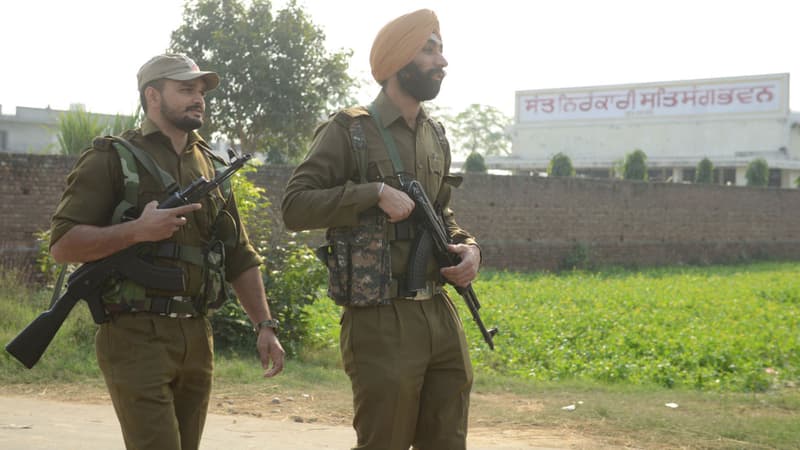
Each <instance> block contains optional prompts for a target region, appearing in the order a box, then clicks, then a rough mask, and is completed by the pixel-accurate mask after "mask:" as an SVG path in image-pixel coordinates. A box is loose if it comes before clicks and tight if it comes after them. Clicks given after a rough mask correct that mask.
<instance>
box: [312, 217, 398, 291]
mask: <svg viewBox="0 0 800 450" xmlns="http://www.w3.org/2000/svg"><path fill="white" fill-rule="evenodd" d="M317 256H318V257H319V258H320V259H321V260H322V262H323V263H324V264H325V266H326V267H327V268H328V296H329V297H330V298H332V299H333V301H334V302H336V304H337V305H342V306H374V305H385V304H388V303H390V295H389V288H390V284H391V267H392V266H391V257H390V253H389V241H388V239H387V236H386V216H384V215H383V214H378V215H363V216H361V217H360V218H359V223H358V225H356V226H354V227H337V228H330V229H329V230H328V243H327V244H325V245H323V246H322V247H319V248H318V249H317Z"/></svg>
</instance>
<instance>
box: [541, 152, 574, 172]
mask: <svg viewBox="0 0 800 450" xmlns="http://www.w3.org/2000/svg"><path fill="white" fill-rule="evenodd" d="M547 175H548V176H551V177H573V176H575V169H574V168H573V167H572V160H571V159H569V156H567V155H565V154H563V153H561V152H559V153H556V154H555V155H553V157H552V158H551V159H550V165H549V166H548V167H547Z"/></svg>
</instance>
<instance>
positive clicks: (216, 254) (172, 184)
mask: <svg viewBox="0 0 800 450" xmlns="http://www.w3.org/2000/svg"><path fill="white" fill-rule="evenodd" d="M98 139H108V140H110V141H111V145H112V146H113V148H114V150H116V152H117V154H118V156H119V159H120V166H121V168H122V176H123V196H122V200H120V202H119V203H118V204H117V206H116V207H115V209H114V213H113V215H112V224H118V223H121V222H124V221H128V220H132V219H134V218H136V217H138V215H139V211H138V206H137V205H138V200H139V173H138V166H139V164H141V166H142V167H143V168H144V169H145V170H146V171H147V172H148V173H149V174H150V175H151V176H152V177H153V178H154V179H156V180H158V181H159V182H160V184H161V187H162V189H163V192H164V195H165V197H166V195H167V194H168V193H169V192H173V191H175V190H176V189H178V188H179V186H178V184H177V183H176V181H175V179H174V178H173V177H172V176H171V175H170V174H169V173H167V172H166V171H164V170H163V169H161V168H160V167H159V166H158V164H156V163H155V161H154V160H153V159H152V158H151V157H150V156H149V155H148V154H147V153H146V152H145V151H143V150H141V149H139V148H137V147H136V146H134V145H133V144H131V143H130V142H129V141H127V140H126V139H124V138H122V137H119V136H106V137H105V138H98ZM96 142H97V141H96ZM96 146H97V145H96ZM199 146H200V148H201V149H202V151H203V153H204V154H205V155H206V156H207V157H208V158H209V159H210V160H211V162H212V164H213V165H214V170H215V172H216V173H219V172H221V171H222V170H224V169H225V163H224V162H222V161H221V160H219V159H218V157H217V156H216V155H213V154H212V153H211V150H210V148H207V147H206V146H204V145H202V142H201V143H199ZM137 162H138V163H139V164H137ZM220 189H221V191H222V194H223V196H224V198H225V199H228V198H230V195H231V192H232V188H231V185H230V181H225V182H224V183H223V184H222V185H221V186H220ZM211 215H214V216H215V217H216V218H217V219H219V218H220V217H221V215H222V206H220V207H219V208H218V210H217V211H216V212H211ZM215 224H216V220H215ZM215 227H216V225H215ZM145 247H146V248H147V250H146V251H145V253H144V254H142V255H140V257H142V258H145V259H160V260H167V261H168V260H179V261H182V262H184V263H188V264H193V265H195V266H199V267H201V268H202V274H203V275H202V280H203V282H202V288H201V294H200V295H197V296H195V297H184V296H164V295H153V294H152V293H149V292H147V286H143V285H141V284H138V283H135V282H133V281H132V280H129V279H126V278H122V277H116V278H112V279H110V280H109V281H108V282H107V284H106V286H105V288H104V290H103V293H102V299H103V303H104V305H105V307H106V309H107V310H108V312H109V313H112V314H113V313H123V312H152V313H157V314H162V315H168V316H172V317H186V316H196V315H204V314H206V313H207V312H208V310H209V309H213V308H218V307H219V306H221V305H222V303H224V302H225V300H227V298H228V297H229V294H228V290H227V286H226V284H225V244H224V243H223V242H222V241H220V240H218V239H217V238H216V230H212V233H211V239H210V241H209V245H207V246H205V247H197V246H191V245H184V244H177V243H175V242H171V241H161V242H154V243H152V244H151V245H149V246H145Z"/></svg>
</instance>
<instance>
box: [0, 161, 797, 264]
mask: <svg viewBox="0 0 800 450" xmlns="http://www.w3.org/2000/svg"><path fill="white" fill-rule="evenodd" d="M74 162H75V158H74V157H63V156H52V155H28V154H25V155H22V154H0V179H2V183H0V205H2V209H1V210H0V212H2V214H0V256H2V257H3V258H4V259H9V258H14V259H21V260H26V259H30V258H31V255H32V253H33V251H34V249H35V246H36V244H35V241H34V238H33V233H34V232H36V231H38V230H41V229H45V228H47V226H48V221H49V217H50V215H51V214H52V212H53V210H54V208H55V206H56V203H57V202H58V199H59V196H60V193H61V191H62V189H63V187H64V180H65V176H66V174H67V173H68V172H69V169H70V167H71V166H72V164H74ZM290 174H291V167H286V166H264V167H262V168H261V169H260V170H259V172H258V173H257V174H255V175H254V180H255V181H256V183H257V184H258V185H260V186H264V187H265V188H266V189H267V193H268V195H269V196H270V198H271V201H272V204H273V207H272V210H273V212H274V213H275V214H277V213H278V211H279V206H280V198H281V195H282V192H283V186H284V185H285V184H286V181H287V180H288V178H289V176H290ZM454 196H455V197H454V200H453V209H455V211H456V217H457V219H458V222H459V224H461V225H462V226H463V227H464V228H466V229H468V230H470V231H471V232H472V233H474V234H475V235H476V236H478V239H479V241H480V243H481V246H482V249H483V253H484V264H485V265H486V266H490V267H494V268H507V269H516V270H534V269H555V268H558V267H559V266H560V265H561V264H562V262H563V261H564V260H565V259H567V258H569V257H574V256H575V254H576V248H581V249H582V250H584V251H586V252H588V256H587V258H588V261H589V262H591V263H594V264H600V265H602V264H625V265H640V266H651V265H663V264H678V263H687V264H698V263H710V262H721V263H725V262H735V261H739V260H744V259H750V258H777V259H794V260H800V227H798V224H800V190H794V189H792V190H787V189H755V188H746V187H732V186H729V187H725V186H699V185H687V184H666V183H641V182H627V181H620V180H597V179H591V180H589V179H547V178H533V177H526V176H492V175H475V174H470V175H467V176H466V177H465V180H464V184H463V185H462V187H461V188H460V189H457V190H456V191H455V194H454ZM274 226H276V227H279V228H281V229H282V223H281V221H280V219H279V218H276V220H274ZM305 239H306V240H307V241H310V243H316V242H319V241H321V239H322V234H321V233H320V232H316V233H312V234H311V235H309V236H308V237H306V238H305Z"/></svg>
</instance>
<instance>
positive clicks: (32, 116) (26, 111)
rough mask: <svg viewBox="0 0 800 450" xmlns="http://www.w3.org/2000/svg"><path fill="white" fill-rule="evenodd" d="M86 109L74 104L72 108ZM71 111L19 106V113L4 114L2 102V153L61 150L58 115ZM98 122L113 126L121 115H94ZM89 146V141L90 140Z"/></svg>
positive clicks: (0, 114)
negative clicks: (59, 145) (59, 146)
mask: <svg viewBox="0 0 800 450" xmlns="http://www.w3.org/2000/svg"><path fill="white" fill-rule="evenodd" d="M79 108H80V109H83V105H80V104H74V105H72V106H71V107H70V110H76V109H79ZM65 112H67V111H62V110H57V109H51V108H49V107H48V108H28V107H23V106H18V107H17V108H16V111H15V114H13V115H11V114H3V109H2V105H0V152H4V153H58V152H59V148H58V118H59V116H60V115H61V114H63V113H65ZM92 116H94V117H96V118H97V120H98V122H99V123H101V124H105V125H107V126H110V125H111V124H113V123H114V120H115V119H117V116H115V115H110V114H94V113H93V114H92ZM87 145H88V143H87Z"/></svg>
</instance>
